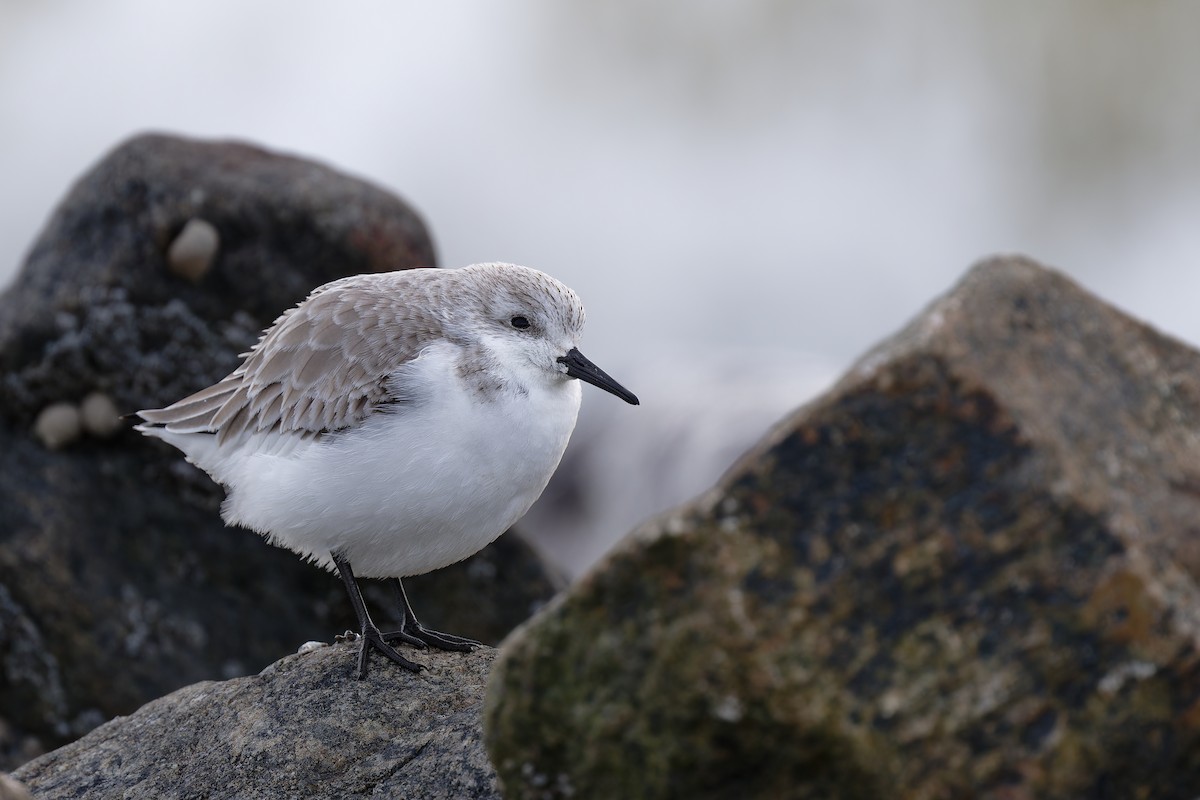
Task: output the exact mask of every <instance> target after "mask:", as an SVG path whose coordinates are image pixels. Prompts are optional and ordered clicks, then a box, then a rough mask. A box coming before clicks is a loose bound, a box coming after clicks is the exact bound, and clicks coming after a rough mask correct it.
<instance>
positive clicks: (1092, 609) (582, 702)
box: [485, 258, 1200, 800]
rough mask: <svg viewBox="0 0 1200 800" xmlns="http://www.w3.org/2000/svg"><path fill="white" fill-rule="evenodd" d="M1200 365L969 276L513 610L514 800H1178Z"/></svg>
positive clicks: (1188, 764) (977, 274)
mask: <svg viewBox="0 0 1200 800" xmlns="http://www.w3.org/2000/svg"><path fill="white" fill-rule="evenodd" d="M1198 520H1200V354H1198V353H1197V352H1195V351H1194V350H1192V349H1190V348H1188V347H1186V346H1184V345H1182V344H1180V343H1179V342H1177V341H1174V340H1172V339H1170V338H1168V337H1166V336H1163V335H1161V334H1159V333H1157V332H1156V331H1154V330H1152V329H1151V328H1149V327H1147V326H1146V325H1143V324H1141V323H1139V322H1137V321H1135V320H1133V319H1130V318H1129V317H1127V316H1125V315H1123V314H1122V313H1120V312H1119V311H1117V310H1115V309H1113V308H1112V307H1110V306H1108V305H1105V304H1104V303H1102V302H1100V301H1099V300H1097V299H1096V298H1094V297H1093V296H1091V295H1089V294H1088V293H1087V292H1085V291H1083V290H1082V289H1080V288H1079V287H1078V286H1076V285H1075V284H1074V283H1072V282H1071V281H1070V280H1068V279H1066V278H1065V277H1063V276H1061V275H1058V274H1056V273H1054V272H1051V271H1048V270H1046V269H1043V268H1041V267H1039V266H1038V265H1037V264H1034V263H1033V262H1030V261H1028V260H1024V259H1021V258H1000V259H995V260H991V261H988V262H986V263H983V264H981V265H979V266H977V267H976V268H975V269H973V270H972V271H971V272H970V273H969V274H968V275H967V276H966V278H965V279H964V280H963V281H962V282H961V283H960V284H959V285H958V286H957V287H956V288H955V289H954V290H953V291H952V292H950V293H949V294H948V295H947V296H945V297H943V298H942V299H941V300H939V301H938V302H936V303H934V304H933V305H932V306H931V307H930V308H929V309H928V310H927V311H925V312H924V313H923V314H922V315H921V316H920V317H919V318H918V319H916V321H914V322H913V323H912V324H911V325H910V326H909V327H908V328H907V329H906V330H904V331H903V332H901V333H900V334H899V335H897V336H896V337H894V338H893V339H891V340H890V341H888V342H886V343H884V344H883V345H882V346H881V347H879V348H878V349H877V350H875V351H874V352H872V353H870V354H869V355H867V356H866V357H865V358H864V359H862V360H861V361H860V362H859V364H858V365H857V366H856V367H855V368H854V369H853V370H852V371H851V372H850V373H849V374H848V375H847V376H846V377H845V378H844V379H843V380H842V381H841V382H840V383H839V384H837V385H836V386H835V387H834V388H833V389H832V390H831V391H830V392H829V393H827V394H826V395H825V396H823V397H821V398H819V399H818V400H816V401H814V402H813V403H811V404H810V405H808V406H807V407H804V408H802V409H800V410H798V411H797V412H795V413H794V414H793V415H792V416H790V417H789V418H788V419H786V420H784V421H783V422H782V423H781V424H779V425H778V426H777V427H776V428H775V429H774V430H773V431H772V432H771V433H770V435H769V436H768V437H767V438H766V439H765V440H763V441H762V442H761V443H760V444H759V445H758V446H757V447H756V448H754V450H753V451H752V452H751V453H749V454H748V455H747V456H746V457H744V458H743V459H742V460H741V461H740V462H739V463H738V464H737V465H735V466H734V467H733V469H732V470H731V471H730V472H729V473H727V475H726V477H725V478H724V479H722V481H721V482H720V484H719V485H718V486H717V487H716V488H715V489H714V490H712V491H711V492H709V493H707V494H706V495H704V496H702V497H701V498H699V499H698V500H697V501H695V502H694V503H692V504H691V505H689V506H686V507H684V508H681V509H679V510H678V511H677V512H674V513H670V514H668V515H666V516H664V517H662V518H660V519H657V520H655V521H652V522H650V523H648V524H646V525H645V526H643V527H642V528H640V529H639V530H636V531H635V532H634V533H633V534H632V535H631V536H630V537H629V538H628V539H627V540H626V542H625V543H624V544H623V545H622V546H621V547H620V548H619V550H618V551H616V552H614V553H613V554H611V555H610V556H609V557H608V558H607V559H606V560H604V561H603V562H601V564H600V565H599V566H598V567H597V568H596V569H594V570H593V571H592V572H590V573H589V574H588V575H587V576H585V577H584V578H583V579H582V580H581V581H580V582H579V583H577V584H576V585H574V586H573V587H572V588H571V589H570V590H569V591H568V592H567V593H566V594H565V595H563V596H560V597H559V598H558V599H557V600H556V601H555V602H554V603H552V604H551V606H550V607H549V608H548V609H546V610H545V611H544V612H543V613H541V614H540V615H539V616H538V617H536V618H535V619H534V620H532V621H531V622H529V623H527V624H526V625H525V626H523V627H522V628H519V629H518V631H517V632H516V633H514V634H513V635H512V636H510V638H509V639H508V640H507V641H506V642H505V643H504V645H503V648H502V651H501V656H500V658H499V659H498V660H497V662H496V666H495V669H494V670H493V674H492V676H491V684H490V687H489V694H488V705H487V708H486V711H485V724H486V738H487V743H488V748H489V752H490V754H491V756H492V761H493V764H495V766H496V768H497V771H498V773H499V775H500V778H501V781H502V784H503V786H504V788H505V796H506V797H508V798H510V800H512V799H514V798H551V797H569V796H575V797H583V796H587V797H623V798H650V797H655V798H662V797H688V798H723V797H746V798H750V797H762V798H783V797H797V798H801V797H803V798H807V797H812V798H816V797H864V798H866V797H906V798H941V797H966V796H978V797H990V798H1015V797H1142V798H1174V797H1193V796H1195V795H1196V794H1197V792H1198V791H1200V651H1198V650H1197V643H1198V642H1200V591H1198V586H1197V579H1198V578H1200V544H1198V543H1200V538H1197V527H1198V522H1197V521H1198Z"/></svg>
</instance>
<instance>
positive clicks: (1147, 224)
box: [0, 0, 1200, 568]
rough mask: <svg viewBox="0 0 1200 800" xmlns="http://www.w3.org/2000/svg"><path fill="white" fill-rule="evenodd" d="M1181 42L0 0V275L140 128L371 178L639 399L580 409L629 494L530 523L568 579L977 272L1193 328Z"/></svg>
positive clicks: (1109, 0)
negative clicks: (1062, 287) (531, 292)
mask: <svg viewBox="0 0 1200 800" xmlns="http://www.w3.org/2000/svg"><path fill="white" fill-rule="evenodd" d="M1197 31H1200V4H1195V3H1192V2H1189V0H1177V1H1176V2H1158V1H1157V0H1144V1H1143V2H1138V3H1133V2H1128V0H1061V1H1060V2H1056V3H1045V2H1043V0H1009V2H1005V3H978V4H975V3H970V4H969V3H962V2H960V0H925V2H921V3H895V2H890V0H874V1H872V2H869V1H868V0H825V2H801V1H800V0H743V1H742V2H736V3H735V2H721V1H720V0H660V1H659V2H654V3H646V2H637V1H636V0H614V1H613V2H607V3H603V4H601V3H561V2H554V0H512V1H510V2H508V3H503V4H501V3H494V2H487V0H460V2H455V3H417V2H399V1H398V0H390V1H385V0H359V2H355V3H352V4H330V3H317V2H311V1H309V0H289V1H288V2H282V0H271V1H265V0H264V1H260V2H255V3H237V2H233V0H205V2H193V0H173V2H171V3H162V2H157V1H156V0H108V2H104V3H80V2H70V1H69V0H36V2H35V0H0V284H3V283H7V282H8V281H9V280H10V279H11V277H12V275H13V273H14V272H15V269H16V267H17V266H18V264H19V262H20V260H21V259H22V257H23V254H24V252H25V250H26V249H27V248H28V246H29V244H30V243H31V242H32V240H33V239H34V237H35V236H36V235H37V232H38V230H39V228H40V226H41V224H42V223H43V221H44V220H45V218H46V216H47V215H48V214H49V213H50V211H51V209H52V208H53V206H54V204H55V203H56V202H57V200H58V199H59V198H60V197H61V196H62V195H63V194H64V192H65V191H66V190H67V188H68V186H69V185H70V184H71V182H72V181H73V180H74V179H75V178H76V177H78V176H79V175H80V174H81V173H82V172H83V171H84V170H86V169H87V168H88V167H89V166H90V165H91V164H93V163H94V162H95V161H96V160H97V159H99V158H100V157H101V156H102V155H103V154H104V153H105V152H106V151H107V150H109V149H110V148H111V147H113V146H114V145H115V144H116V143H117V142H119V141H120V140H122V139H124V138H126V137H128V136H129V135H131V134H133V133H135V132H139V131H145V130H162V131H170V132H177V133H183V134H187V135H192V136H202V137H236V138H241V139H247V140H251V141H253V142H256V143H259V144H262V145H265V146H267V147H271V148H275V149H281V150H285V151H291V152H295V153H298V154H301V155H305V156H308V157H312V158H316V159H319V160H322V161H325V162H328V163H330V164H332V165H334V166H337V167H339V168H342V169H344V170H346V171H349V172H352V173H356V174H358V175H361V176H364V177H367V178H369V179H371V180H373V181H375V182H377V183H379V184H381V185H383V186H385V187H388V188H390V189H392V190H394V191H396V192H397V193H399V194H400V195H402V196H404V197H405V198H407V199H408V200H409V201H411V202H412V203H413V204H414V205H415V206H416V207H417V209H419V210H420V211H421V212H422V213H423V215H424V216H425V218H426V220H427V222H428V223H429V225H430V227H431V228H432V231H433V233H434V236H435V239H436V241H437V245H438V249H439V253H440V258H441V263H442V264H443V265H446V266H460V265H464V264H467V263H471V262H474V261H483V260H506V261H516V262H520V263H525V264H529V265H530V266H534V267H538V268H540V269H544V270H546V271H548V272H550V273H552V274H554V275H555V276H557V277H559V278H561V279H562V280H563V281H564V282H566V283H567V284H568V285H570V286H572V287H573V288H575V289H576V290H577V291H578V292H579V293H580V294H581V296H582V297H583V298H584V300H585V301H586V302H587V305H588V311H589V318H590V322H589V330H588V337H587V340H586V342H585V345H586V346H585V347H584V352H586V353H587V354H588V355H589V356H590V357H591V358H592V359H593V360H595V361H596V362H597V363H598V364H600V365H601V366H603V367H604V368H605V369H607V370H608V371H609V372H610V373H612V374H613V375H614V376H615V377H617V378H618V379H619V380H621V381H622V382H623V383H625V384H626V385H628V386H629V387H630V388H631V389H633V390H634V391H635V392H637V393H638V394H639V395H641V397H642V400H643V404H644V405H643V406H642V407H641V408H639V409H631V408H627V407H622V406H620V405H619V401H616V400H615V399H613V398H610V397H607V396H602V395H600V394H599V393H589V395H588V397H587V400H586V401H585V404H584V405H585V411H586V412H587V416H585V418H584V419H583V420H582V421H581V429H580V431H579V433H578V434H577V439H579V440H580V441H581V442H586V441H588V440H591V441H602V442H603V445H604V446H597V447H596V448H594V451H595V453H596V454H597V455H596V457H595V458H596V459H597V461H596V464H594V465H593V468H592V473H594V474H596V475H606V476H609V479H608V481H607V482H608V483H616V484H620V482H621V480H624V485H614V486H609V487H608V488H607V489H605V490H604V491H603V493H601V495H598V496H597V497H595V498H593V500H591V501H590V502H589V507H590V508H591V510H592V512H594V513H592V514H591V515H590V516H589V520H590V522H589V523H588V524H589V525H590V526H591V527H590V528H586V529H585V528H584V527H580V526H572V527H571V530H572V531H573V535H572V534H568V533H564V532H563V531H562V530H550V531H549V532H547V531H546V530H545V529H542V532H541V535H542V536H543V538H547V539H549V540H555V539H557V540H558V541H559V542H562V541H566V540H571V541H574V542H575V544H574V545H572V546H571V547H567V548H565V549H563V550H562V552H563V553H567V554H568V555H569V556H570V557H569V558H568V560H569V561H570V562H571V565H572V568H577V567H578V566H579V565H580V564H581V563H583V562H586V561H587V560H589V559H590V558H591V557H594V555H595V553H597V552H599V549H600V547H601V544H602V543H603V542H607V541H608V540H611V538H612V537H613V536H615V535H616V534H617V533H620V532H623V531H624V530H625V529H626V528H627V527H628V526H629V525H630V524H632V523H633V522H635V521H637V519H639V518H641V517H643V516H645V515H646V514H648V513H650V512H652V511H654V510H656V509H658V508H661V507H664V506H665V505H666V504H670V503H675V502H678V501H680V500H682V499H684V498H685V497H687V496H688V495H690V494H693V493H695V492H697V491H699V490H701V489H702V488H704V487H705V486H706V485H707V484H708V483H711V481H712V480H714V479H715V478H716V477H717V475H719V473H720V471H721V469H722V468H723V467H724V466H725V465H726V464H728V463H729V461H730V460H731V458H732V456H731V455H730V453H732V454H734V455H736V453H737V452H738V451H739V450H740V449H741V448H743V447H744V446H745V445H746V444H748V443H749V442H751V441H753V440H754V439H755V438H757V436H758V434H759V433H761V431H762V430H764V429H765V427H766V426H767V425H768V424H769V423H770V422H771V421H773V420H774V419H776V418H778V417H779V416H780V415H781V414H782V413H784V411H786V410H787V409H789V408H792V407H795V406H796V405H798V404H799V403H800V402H802V401H804V400H805V399H807V398H808V397H809V396H811V394H812V393H813V392H814V391H817V390H819V389H820V388H821V387H822V386H824V385H825V384H827V383H828V382H829V381H830V380H831V379H832V378H833V377H835V376H836V374H837V373H838V372H839V371H840V370H842V369H844V368H845V366H847V365H848V364H849V362H850V361H851V360H852V359H853V358H854V357H855V356H856V355H858V354H861V353H862V352H863V351H864V350H865V349H866V348H867V347H869V346H870V345H871V344H873V343H874V342H876V341H878V340H879V339H881V338H883V337H884V336H886V335H887V334H889V333H890V332H892V331H893V330H895V329H896V328H898V327H899V326H900V325H902V324H903V323H904V322H905V321H906V320H907V319H908V318H910V317H911V316H913V315H914V314H915V313H916V312H917V311H919V309H920V308H921V307H923V306H924V305H925V304H926V303H927V302H929V301H930V300H931V299H932V298H933V297H934V296H936V295H937V294H939V293H941V292H943V291H945V290H946V289H947V288H949V286H950V285H951V284H952V283H953V282H954V280H955V279H956V278H957V277H958V276H959V275H960V274H961V273H962V272H963V271H964V270H965V269H966V268H967V267H968V266H969V265H970V264H971V263H972V262H973V261H975V260H977V259H978V258H979V257H981V256H984V255H986V254H989V253H993V252H996V251H1022V252H1025V253H1028V254H1030V255H1032V256H1034V257H1036V258H1038V259H1039V260H1041V261H1043V262H1044V263H1048V264H1051V265H1053V266H1056V267H1058V268H1059V269H1062V270H1064V271H1065V272H1067V273H1069V274H1071V275H1073V276H1075V277H1076V278H1077V279H1079V280H1080V281H1081V282H1083V283H1084V284H1085V285H1087V286H1088V287H1089V288H1091V289H1093V290H1094V291H1096V292H1097V293H1099V294H1100V295H1102V296H1103V297H1105V298H1107V299H1109V300H1110V301H1112V302H1114V303H1116V304H1117V305H1119V306H1122V307H1123V308H1125V309H1127V310H1129V311H1131V312H1133V313H1134V314H1136V315H1138V316H1140V317H1142V318H1144V319H1147V320H1149V321H1151V322H1152V323H1154V324H1155V325H1156V326H1158V327H1160V328H1162V329H1164V330H1166V331H1168V332H1171V333H1174V334H1176V335H1178V336H1181V337H1182V338H1184V339H1186V340H1188V341H1191V342H1197V341H1200V314H1197V313H1195V312H1194V310H1193V304H1194V303H1195V299H1196V298H1197V297H1200V270H1198V269H1196V268H1195V267H1196V266H1197V265H1198V264H1200V225H1198V221H1200V220H1198V212H1200V90H1198V89H1197V88H1196V87H1197V78H1198V77H1200V47H1197V46H1196V43H1195V34H1196V32H1197ZM165 399H167V398H164V400H165ZM600 429H607V431H608V432H606V433H605V435H604V436H599V430H600ZM605 450H607V451H610V452H608V453H607V454H605V455H603V457H602V458H601V455H600V453H601V452H602V451H605ZM580 463H581V458H580V457H579V456H578V454H575V455H574V458H573V462H572V464H574V466H572V465H571V464H568V466H571V467H572V469H575V470H577V473H576V474H577V475H578V474H579V473H578V470H580V469H582V467H579V464H580ZM614 475H616V476H619V479H618V478H613V476H614ZM592 483H593V484H594V485H598V484H599V483H600V481H593V482H592ZM595 491H597V492H601V490H600V489H595ZM542 516H543V518H544V517H545V516H546V515H545V514H543V515H542ZM557 524H558V527H559V528H561V527H562V524H563V523H562V522H561V520H560V521H559V523H557ZM580 537H582V538H580ZM581 541H583V542H590V544H586V545H580V544H579V543H580V542H581Z"/></svg>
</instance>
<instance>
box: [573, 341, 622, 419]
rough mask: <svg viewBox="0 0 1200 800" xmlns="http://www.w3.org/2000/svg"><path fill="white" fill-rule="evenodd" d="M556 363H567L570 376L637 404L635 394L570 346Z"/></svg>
mask: <svg viewBox="0 0 1200 800" xmlns="http://www.w3.org/2000/svg"><path fill="white" fill-rule="evenodd" d="M558 363H560V364H566V365H567V374H568V375H570V376H571V377H572V378H578V379H579V380H581V381H585V382H587V383H590V384H591V385H592V386H599V387H600V388H601V389H603V390H604V391H606V392H612V393H613V394H615V395H616V396H617V397H619V398H621V399H622V400H624V401H625V402H626V403H629V404H630V405H631V406H636V405H639V403H638V399H637V395H635V394H634V393H633V392H631V391H629V390H628V389H626V388H625V387H624V386H622V385H621V384H619V383H617V382H616V381H614V380H613V379H612V378H610V377H608V373H607V372H605V371H604V370H602V369H600V368H599V367H597V366H596V365H595V364H593V363H592V362H591V361H588V360H587V357H586V356H585V355H584V354H583V353H581V352H579V351H578V350H576V349H575V348H574V347H572V348H571V349H570V350H568V351H567V354H566V355H565V356H559V358H558Z"/></svg>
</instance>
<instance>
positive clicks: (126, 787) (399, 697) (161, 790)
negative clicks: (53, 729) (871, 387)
mask: <svg viewBox="0 0 1200 800" xmlns="http://www.w3.org/2000/svg"><path fill="white" fill-rule="evenodd" d="M356 648H357V645H337V646H334V647H321V648H318V649H316V650H312V651H311V652H306V653H303V654H300V655H294V656H289V657H288V658H284V659H282V660H280V661H278V662H277V663H275V664H273V665H272V666H270V667H268V668H267V669H266V670H265V671H264V672H263V673H262V674H260V675H252V676H249V677H243V678H235V679H233V680H228V681H224V682H221V683H212V682H205V683H197V684H194V685H192V686H188V687H186V688H184V689H180V690H179V691H177V692H174V693H173V694H170V695H167V696H166V697H163V698H161V699H159V700H155V701H154V702H152V703H149V704H147V705H145V706H143V707H142V708H140V709H139V710H138V711H137V712H136V713H135V714H132V715H131V716H128V717H121V718H118V719H115V720H112V721H111V722H108V723H106V724H105V725H102V726H101V727H99V728H97V729H96V730H94V731H92V732H91V733H89V734H88V735H87V736H85V737H83V738H82V739H79V740H78V741H75V742H72V743H71V744H68V745H66V746H65V747H62V748H59V749H58V750H55V751H54V752H52V753H48V754H47V755H44V756H42V757H41V758H38V759H36V760H35V761H32V762H30V763H29V764H26V765H25V766H23V767H21V768H20V769H19V770H17V771H16V772H15V773H14V777H16V778H18V779H19V780H21V781H23V782H24V783H25V785H26V786H28V787H29V788H30V789H31V790H32V791H33V793H34V795H35V796H36V797H38V798H44V799H45V800H53V798H74V797H162V798H167V797H178V798H182V797H204V798H212V800H217V799H218V798H256V797H262V798H285V797H286V798H302V797H320V798H328V797H336V798H346V800H351V798H368V797H370V798H418V797H419V798H423V799H427V800H440V799H441V798H445V800H473V799H474V798H496V799H497V800H498V799H499V797H500V793H499V791H498V790H497V787H496V777H495V773H494V772H493V771H492V768H491V765H490V764H489V763H488V760H487V754H486V752H485V751H484V748H483V742H482V736H481V733H480V719H479V717H480V708H481V706H482V705H483V694H484V687H485V685H486V681H487V673H488V668H489V667H490V666H491V663H492V659H493V657H494V655H495V651H493V650H491V649H490V648H483V649H482V650H480V651H477V652H475V653H445V652H441V651H434V652H429V653H421V654H420V660H421V661H422V663H424V664H425V665H426V667H427V669H426V670H425V671H423V672H421V673H419V674H414V673H410V672H406V671H404V670H401V669H398V668H395V667H393V666H391V665H388V664H384V663H382V661H381V662H380V663H378V664H376V665H375V666H374V667H373V668H372V670H371V673H370V674H369V675H368V676H367V679H366V680H363V681H358V680H355V679H353V678H352V677H351V673H352V671H353V669H354V658H355V650H356Z"/></svg>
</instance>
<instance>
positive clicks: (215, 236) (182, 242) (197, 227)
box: [167, 218, 221, 283]
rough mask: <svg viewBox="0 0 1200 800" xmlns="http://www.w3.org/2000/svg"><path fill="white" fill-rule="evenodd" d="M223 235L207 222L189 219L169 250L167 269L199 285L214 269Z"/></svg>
mask: <svg viewBox="0 0 1200 800" xmlns="http://www.w3.org/2000/svg"><path fill="white" fill-rule="evenodd" d="M220 246H221V235H220V234H219V233H218V232H217V229H216V228H214V227H213V226H212V224H211V223H209V222H206V221H205V220H202V219H198V218H193V219H189V220H188V221H187V223H186V224H185V225H184V226H183V230H181V231H180V232H179V235H178V236H176V237H175V240H174V241H173V242H171V246H170V247H168V248H167V268H168V269H170V270H171V272H173V273H175V274H176V275H178V276H179V277H181V278H184V279H185V280H189V281H191V282H192V283H199V282H200V280H201V279H202V278H203V277H204V276H205V275H207V274H208V271H209V269H211V268H212V263H213V259H214V258H216V256H217V250H218V249H219V248H220Z"/></svg>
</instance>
